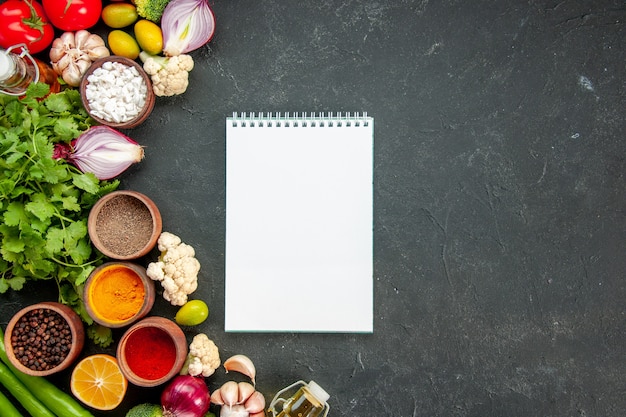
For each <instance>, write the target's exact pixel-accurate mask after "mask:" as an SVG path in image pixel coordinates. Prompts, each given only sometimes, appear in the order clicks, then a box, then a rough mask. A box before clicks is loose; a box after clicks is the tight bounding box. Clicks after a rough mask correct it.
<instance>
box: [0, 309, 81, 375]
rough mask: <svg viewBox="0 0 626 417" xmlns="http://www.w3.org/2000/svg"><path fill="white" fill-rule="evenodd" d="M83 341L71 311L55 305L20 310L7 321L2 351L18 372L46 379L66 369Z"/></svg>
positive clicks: (79, 328)
mask: <svg viewBox="0 0 626 417" xmlns="http://www.w3.org/2000/svg"><path fill="white" fill-rule="evenodd" d="M84 342H85V329H84V327H83V322H82V321H81V319H80V317H79V316H78V314H76V312H74V310H72V309H71V308H70V307H68V306H66V305H64V304H61V303H57V302H52V301H50V302H48V301H45V302H41V303H37V304H32V305H30V306H27V307H24V308H22V309H21V310H20V311H18V312H17V313H16V314H15V315H14V316H13V317H12V318H11V320H9V324H8V325H7V327H6V330H5V334H4V349H5V351H6V354H7V357H8V359H9V362H11V364H12V365H13V366H15V368H17V369H18V370H19V371H21V372H23V373H25V374H28V375H34V376H47V375H52V374H54V373H57V372H60V371H63V370H64V369H67V368H68V367H69V366H70V365H71V364H72V363H73V362H74V361H75V360H76V359H77V358H78V356H79V354H80V352H81V351H82V349H83V346H84Z"/></svg>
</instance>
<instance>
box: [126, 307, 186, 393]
mask: <svg viewBox="0 0 626 417" xmlns="http://www.w3.org/2000/svg"><path fill="white" fill-rule="evenodd" d="M187 354H188V347H187V339H186V338H185V333H184V332H183V330H182V329H181V328H180V327H179V326H178V325H177V324H176V323H174V322H173V321H172V320H169V319H166V318H165V317H159V316H152V317H147V318H144V319H142V320H140V321H138V322H137V323H135V324H133V325H132V326H131V327H130V328H129V329H128V330H127V331H126V332H125V333H124V335H123V336H122V338H121V339H120V341H119V343H118V345H117V355H116V356H117V360H118V362H119V365H120V369H121V370H122V373H123V374H124V376H125V377H126V378H127V379H128V381H129V382H130V383H132V384H134V385H138V386H140V387H155V386H157V385H161V384H163V383H165V382H166V381H168V380H170V379H171V378H173V377H174V376H175V375H176V374H178V373H179V372H180V370H181V369H182V367H183V365H184V364H185V360H186V359H187Z"/></svg>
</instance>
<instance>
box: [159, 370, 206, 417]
mask: <svg viewBox="0 0 626 417" xmlns="http://www.w3.org/2000/svg"><path fill="white" fill-rule="evenodd" d="M210 405H211V397H210V393H209V388H208V387H207V386H206V384H205V383H204V379H202V378H198V377H195V376H191V375H179V376H177V377H176V378H174V379H173V380H172V381H171V382H170V383H169V384H168V385H167V387H165V389H164V390H163V392H162V393H161V406H162V407H163V417H203V416H204V415H205V414H206V413H207V411H209V406H210Z"/></svg>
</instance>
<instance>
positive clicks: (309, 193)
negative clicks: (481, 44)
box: [225, 113, 374, 333]
mask: <svg viewBox="0 0 626 417" xmlns="http://www.w3.org/2000/svg"><path fill="white" fill-rule="evenodd" d="M373 132H374V121H373V119H372V118H371V117H368V116H367V115H366V114H347V115H346V114H342V115H332V114H331V115H326V114H324V115H319V114H314V115H309V114H295V115H289V114H263V113H261V114H234V115H233V117H229V118H227V120H226V252H225V258H226V259H225V272H226V278H225V281H226V284H225V330H226V331H227V332H310V333H325V332H345V333H348V332H362V333H370V332H373V183H372V181H373V145H374V135H373Z"/></svg>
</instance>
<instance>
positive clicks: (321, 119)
mask: <svg viewBox="0 0 626 417" xmlns="http://www.w3.org/2000/svg"><path fill="white" fill-rule="evenodd" d="M371 120H372V118H371V117H369V116H368V115H367V112H363V113H359V112H355V113H351V112H321V113H316V112H311V113H307V112H296V113H289V112H287V113H281V112H278V113H276V112H267V113H264V112H259V113H255V112H251V113H246V112H243V113H237V112H234V113H233V115H232V117H229V118H228V121H229V122H230V123H232V126H233V127H335V126H336V127H341V126H368V125H369V123H370V122H371Z"/></svg>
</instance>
